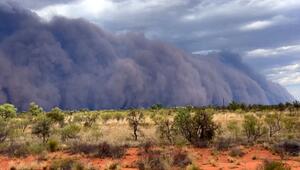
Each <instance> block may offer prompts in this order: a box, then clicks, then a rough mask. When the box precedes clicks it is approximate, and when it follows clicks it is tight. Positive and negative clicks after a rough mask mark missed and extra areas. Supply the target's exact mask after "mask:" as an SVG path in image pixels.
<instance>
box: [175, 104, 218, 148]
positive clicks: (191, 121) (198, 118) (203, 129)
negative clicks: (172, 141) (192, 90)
mask: <svg viewBox="0 0 300 170" xmlns="http://www.w3.org/2000/svg"><path fill="white" fill-rule="evenodd" d="M175 126H176V128H177V129H178V131H179V132H180V133H181V135H182V136H184V137H185V139H186V140H188V141H189V142H190V143H191V144H193V145H195V146H206V145H207V142H209V141H211V140H212V139H213V137H214V136H215V133H216V130H217V129H218V126H217V125H216V124H215V123H214V122H213V120H212V114H208V113H206V112H204V111H203V110H198V111H197V112H196V113H195V114H191V113H190V112H187V111H180V112H179V113H178V114H177V115H176V116H175Z"/></svg>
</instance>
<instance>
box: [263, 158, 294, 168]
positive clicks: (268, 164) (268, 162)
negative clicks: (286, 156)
mask: <svg viewBox="0 0 300 170" xmlns="http://www.w3.org/2000/svg"><path fill="white" fill-rule="evenodd" d="M290 169H291V167H289V166H288V165H286V164H284V163H282V162H277V161H271V160H264V162H263V163H262V165H260V166H258V167H257V170H290Z"/></svg>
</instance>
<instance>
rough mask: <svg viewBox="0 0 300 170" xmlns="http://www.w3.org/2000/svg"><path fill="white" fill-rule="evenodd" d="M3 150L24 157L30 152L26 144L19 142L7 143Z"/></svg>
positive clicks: (11, 154) (14, 155)
mask: <svg viewBox="0 0 300 170" xmlns="http://www.w3.org/2000/svg"><path fill="white" fill-rule="evenodd" d="M4 152H5V153H6V154H8V155H9V156H13V157H26V156H28V155H29V154H30V150H29V148H28V146H27V145H24V144H19V143H13V144H10V145H8V146H7V148H6V149H5V150H4Z"/></svg>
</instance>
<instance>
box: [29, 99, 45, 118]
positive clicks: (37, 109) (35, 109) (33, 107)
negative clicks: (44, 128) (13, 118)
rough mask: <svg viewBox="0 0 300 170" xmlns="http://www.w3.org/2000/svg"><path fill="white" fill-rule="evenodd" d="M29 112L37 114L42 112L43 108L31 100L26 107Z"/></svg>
mask: <svg viewBox="0 0 300 170" xmlns="http://www.w3.org/2000/svg"><path fill="white" fill-rule="evenodd" d="M27 112H28V113H29V114H31V115H33V116H37V115H39V114H41V113H43V112H44V110H43V108H42V107H40V106H39V105H37V104H36V103H34V102H31V103H30V104H29V108H28V111H27Z"/></svg>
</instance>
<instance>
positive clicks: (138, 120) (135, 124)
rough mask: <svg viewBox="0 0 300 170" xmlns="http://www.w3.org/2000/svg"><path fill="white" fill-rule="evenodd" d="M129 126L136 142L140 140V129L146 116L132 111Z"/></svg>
mask: <svg viewBox="0 0 300 170" xmlns="http://www.w3.org/2000/svg"><path fill="white" fill-rule="evenodd" d="M127 121H128V123H129V126H130V127H131V128H132V130H133V136H134V140H138V131H139V127H140V126H141V125H142V123H143V122H144V114H143V112H140V111H131V112H130V113H129V114H128V116H127Z"/></svg>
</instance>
